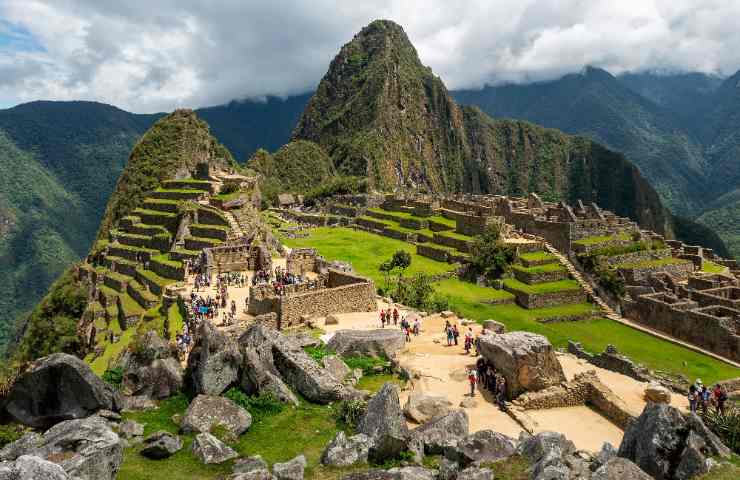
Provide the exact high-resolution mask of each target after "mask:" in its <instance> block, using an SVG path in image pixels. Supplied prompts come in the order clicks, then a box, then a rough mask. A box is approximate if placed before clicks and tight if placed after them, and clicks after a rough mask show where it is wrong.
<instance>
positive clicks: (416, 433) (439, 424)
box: [411, 410, 470, 460]
mask: <svg viewBox="0 0 740 480" xmlns="http://www.w3.org/2000/svg"><path fill="white" fill-rule="evenodd" d="M469 428H470V427H469V421H468V414H467V413H465V412H464V411H462V410H457V411H454V412H450V413H448V414H447V415H445V416H443V417H438V418H436V419H434V420H432V421H431V422H428V423H425V424H424V425H422V426H420V427H418V428H416V429H414V430H412V431H411V439H412V441H413V442H414V443H416V444H419V445H421V447H422V448H423V453H425V454H427V455H438V454H442V453H444V451H445V449H448V448H453V449H454V448H456V447H457V445H458V443H459V442H460V441H461V440H462V439H464V438H465V437H467V436H468V433H469ZM454 457H457V455H455V456H454ZM453 460H456V458H453Z"/></svg>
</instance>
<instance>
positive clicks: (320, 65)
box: [0, 0, 740, 112]
mask: <svg viewBox="0 0 740 480" xmlns="http://www.w3.org/2000/svg"><path fill="white" fill-rule="evenodd" d="M0 18H1V19H2V21H0V25H3V26H4V28H3V30H5V31H7V30H8V25H12V26H13V27H14V28H18V29H22V30H23V31H24V32H26V31H27V32H29V33H30V34H31V35H32V37H33V38H34V39H35V41H36V42H37V43H38V47H39V48H34V49H18V48H13V45H12V44H8V45H6V46H5V47H3V46H2V44H0V103H14V102H22V101H29V100H34V99H62V100H69V99H83V100H97V101H103V102H107V103H112V104H115V105H117V106H120V107H122V108H125V109H129V110H133V111H137V112H153V111H161V110H171V109H173V108H176V107H179V106H189V107H198V106H206V105H214V104H219V103H224V102H227V101H229V100H231V99H235V98H244V97H260V96H265V95H290V94H296V93H301V92H305V91H308V90H310V89H312V88H314V87H315V86H316V84H317V83H318V81H319V80H320V79H321V76H322V75H323V74H324V72H325V71H326V69H327V67H328V64H329V62H330V61H331V59H332V57H333V56H334V55H335V54H336V52H337V51H338V50H339V48H340V47H341V45H342V44H344V43H346V42H347V41H349V40H350V39H351V38H352V35H353V34H354V33H356V32H357V31H359V29H360V28H362V27H363V26H364V25H366V24H367V23H369V22H370V21H372V20H373V19H376V18H389V19H392V20H395V21H396V22H398V23H399V24H401V25H403V26H404V28H405V29H406V31H407V33H408V34H409V37H410V38H411V40H412V42H413V43H414V44H415V45H416V47H417V50H418V51H419V54H420V56H421V59H422V61H423V62H424V63H425V64H427V65H430V66H431V67H432V68H433V69H434V71H435V72H436V73H437V74H438V75H440V76H441V77H442V79H443V80H444V81H445V82H446V84H447V85H448V87H449V88H452V89H454V88H466V87H468V88H469V87H479V86H482V85H484V84H496V83H502V82H527V81H533V80H545V79H551V78H556V77H558V76H560V75H563V74H566V73H570V72H574V71H578V70H580V69H581V68H583V66H585V65H593V66H598V67H603V68H606V69H607V70H610V71H611V72H613V73H620V72H623V71H640V70H647V69H659V70H670V71H702V72H707V73H719V74H724V75H728V74H732V73H734V72H735V71H736V70H737V69H738V68H740V48H738V46H740V30H739V29H737V28H736V19H737V18H740V2H739V1H737V0H732V1H728V0H724V1H714V0H709V1H699V0H696V1H690V0H620V1H618V2H615V1H611V0H489V1H482V0H477V1H466V2H449V1H444V0H427V1H421V0H413V1H409V0H398V1H391V0H385V1H384V0H378V1H374V2H373V1H365V2H345V1H329V0H311V1H308V0H304V1H297V0H293V1H291V0H271V1H255V0H252V1H243V0H219V1H217V0H211V1H194V0H157V1H152V0H146V1H145V0H127V1H125V2H120V1H116V0H53V1H52V0H49V1H43V0H0ZM0 35H2V31H0Z"/></svg>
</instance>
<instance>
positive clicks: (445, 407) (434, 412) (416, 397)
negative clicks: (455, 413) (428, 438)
mask: <svg viewBox="0 0 740 480" xmlns="http://www.w3.org/2000/svg"><path fill="white" fill-rule="evenodd" d="M450 410H452V402H450V401H449V400H448V399H447V397H445V396H444V395H431V394H424V393H413V394H411V395H410V396H409V398H408V400H407V401H406V405H404V407H403V413H404V414H405V415H406V417H407V418H409V419H410V420H413V421H415V422H416V423H426V422H428V421H430V420H432V419H433V418H437V417H441V416H444V415H446V414H448V413H449V412H450Z"/></svg>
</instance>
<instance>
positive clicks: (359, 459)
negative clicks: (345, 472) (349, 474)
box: [321, 431, 370, 467]
mask: <svg viewBox="0 0 740 480" xmlns="http://www.w3.org/2000/svg"><path fill="white" fill-rule="evenodd" d="M369 451H370V437H368V436H367V435H365V434H363V433H358V434H357V435H353V436H351V437H347V435H346V434H345V433H344V432H342V431H340V432H338V433H337V435H336V436H335V437H334V439H333V440H332V441H331V443H329V445H328V446H327V447H326V449H325V450H324V453H323V454H322V455H321V463H322V464H323V465H333V466H338V467H346V466H349V465H354V464H356V463H367V456H368V452H369Z"/></svg>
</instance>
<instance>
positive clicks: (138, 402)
mask: <svg viewBox="0 0 740 480" xmlns="http://www.w3.org/2000/svg"><path fill="white" fill-rule="evenodd" d="M121 406H122V408H121V411H124V412H136V411H140V410H149V409H152V408H157V404H156V403H155V402H154V400H152V399H151V398H149V397H147V396H146V395H137V396H132V395H123V396H122V402H121Z"/></svg>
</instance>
